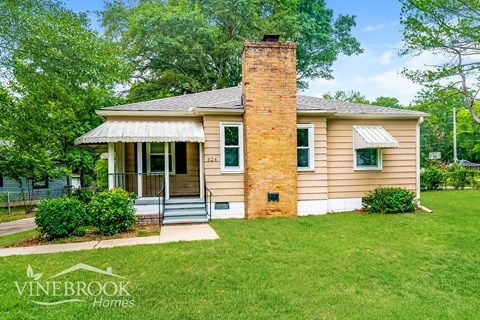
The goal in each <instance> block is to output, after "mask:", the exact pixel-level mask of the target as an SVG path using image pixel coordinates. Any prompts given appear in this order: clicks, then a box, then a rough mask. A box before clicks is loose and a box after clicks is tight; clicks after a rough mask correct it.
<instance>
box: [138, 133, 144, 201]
mask: <svg viewBox="0 0 480 320" xmlns="http://www.w3.org/2000/svg"><path fill="white" fill-rule="evenodd" d="M142 173H143V149H142V143H141V142H137V196H138V197H139V198H141V197H142V193H143V177H142Z"/></svg>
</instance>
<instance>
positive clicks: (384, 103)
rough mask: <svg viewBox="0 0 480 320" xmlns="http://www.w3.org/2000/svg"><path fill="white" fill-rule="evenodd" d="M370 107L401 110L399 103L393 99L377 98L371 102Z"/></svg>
mask: <svg viewBox="0 0 480 320" xmlns="http://www.w3.org/2000/svg"><path fill="white" fill-rule="evenodd" d="M372 105H374V106H380V107H389V108H397V109H402V108H403V106H402V105H401V104H400V101H398V99H397V98H394V97H383V96H381V97H377V98H376V99H375V100H374V101H372Z"/></svg>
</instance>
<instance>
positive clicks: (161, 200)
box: [157, 176, 165, 228]
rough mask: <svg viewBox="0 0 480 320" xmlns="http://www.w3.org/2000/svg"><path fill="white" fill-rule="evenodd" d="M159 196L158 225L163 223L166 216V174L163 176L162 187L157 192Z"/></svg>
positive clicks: (160, 225)
mask: <svg viewBox="0 0 480 320" xmlns="http://www.w3.org/2000/svg"><path fill="white" fill-rule="evenodd" d="M157 197H158V226H159V228H161V227H162V225H163V218H164V217H165V176H163V183H162V189H160V191H159V192H158V193H157Z"/></svg>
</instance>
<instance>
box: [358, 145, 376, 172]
mask: <svg viewBox="0 0 480 320" xmlns="http://www.w3.org/2000/svg"><path fill="white" fill-rule="evenodd" d="M355 170H382V149H358V150H355Z"/></svg>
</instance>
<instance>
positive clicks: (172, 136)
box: [75, 121, 205, 150]
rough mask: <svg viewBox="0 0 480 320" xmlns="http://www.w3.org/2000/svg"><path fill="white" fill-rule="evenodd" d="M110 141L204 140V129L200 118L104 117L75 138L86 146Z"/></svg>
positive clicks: (88, 147)
mask: <svg viewBox="0 0 480 320" xmlns="http://www.w3.org/2000/svg"><path fill="white" fill-rule="evenodd" d="M110 142H113V143H115V142H205V133H204V131H203V126H202V123H200V122H173V121H107V122H105V123H103V124H102V125H100V126H98V127H97V128H95V129H93V130H92V131H90V132H88V133H86V134H84V135H83V136H81V137H79V138H77V139H75V145H78V146H80V147H84V148H86V149H90V150H93V149H96V148H95V147H94V146H95V145H96V146H98V145H102V144H103V145H104V144H107V143H110ZM98 149H103V148H98Z"/></svg>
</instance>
